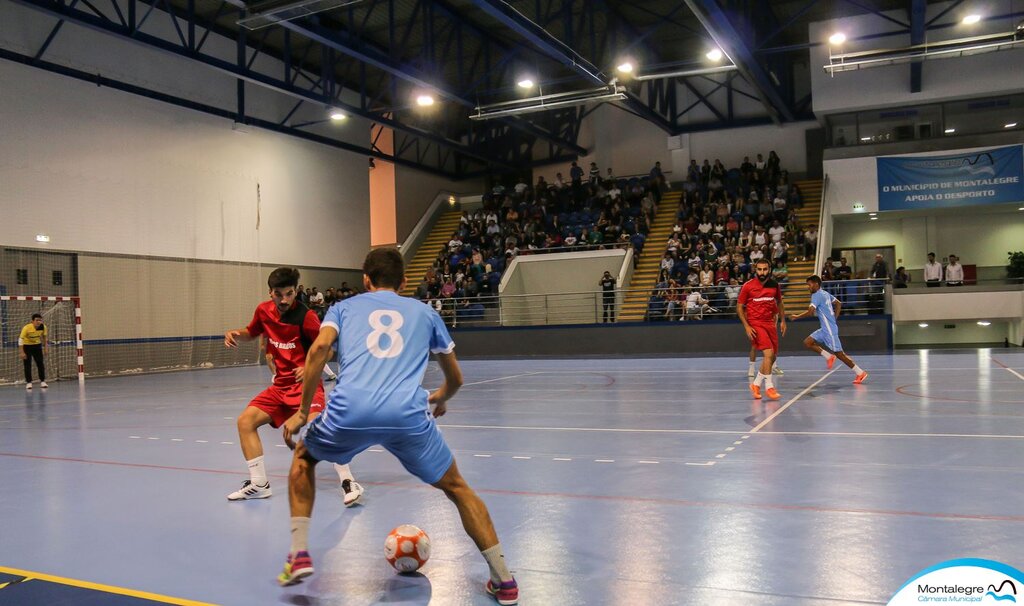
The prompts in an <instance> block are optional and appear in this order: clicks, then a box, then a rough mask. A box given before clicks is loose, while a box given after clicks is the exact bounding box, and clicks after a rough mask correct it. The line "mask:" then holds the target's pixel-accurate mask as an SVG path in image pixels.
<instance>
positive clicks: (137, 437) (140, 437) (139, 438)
mask: <svg viewBox="0 0 1024 606" xmlns="http://www.w3.org/2000/svg"><path fill="white" fill-rule="evenodd" d="M128 437H129V438H131V439H133V440H141V439H142V436H128Z"/></svg>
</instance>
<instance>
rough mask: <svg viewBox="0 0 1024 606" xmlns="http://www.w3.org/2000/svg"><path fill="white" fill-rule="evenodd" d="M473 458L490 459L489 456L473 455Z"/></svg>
mask: <svg viewBox="0 0 1024 606" xmlns="http://www.w3.org/2000/svg"><path fill="white" fill-rule="evenodd" d="M473 456H474V457H480V458H481V459H489V458H491V455H489V454H475V455H473Z"/></svg>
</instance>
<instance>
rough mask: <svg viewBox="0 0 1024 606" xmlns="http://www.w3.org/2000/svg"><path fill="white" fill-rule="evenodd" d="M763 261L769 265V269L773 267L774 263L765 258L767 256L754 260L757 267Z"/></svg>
mask: <svg viewBox="0 0 1024 606" xmlns="http://www.w3.org/2000/svg"><path fill="white" fill-rule="evenodd" d="M761 263H764V264H765V265H767V266H768V269H771V268H772V263H771V261H769V260H768V259H765V258H763V257H762V258H760V259H758V260H757V261H754V266H755V267H756V266H758V265H760V264H761Z"/></svg>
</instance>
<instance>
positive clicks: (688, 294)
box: [647, 151, 818, 320]
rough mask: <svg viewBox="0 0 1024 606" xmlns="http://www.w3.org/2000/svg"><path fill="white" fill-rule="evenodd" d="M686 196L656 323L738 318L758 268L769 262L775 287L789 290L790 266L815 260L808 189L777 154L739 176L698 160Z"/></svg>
mask: <svg viewBox="0 0 1024 606" xmlns="http://www.w3.org/2000/svg"><path fill="white" fill-rule="evenodd" d="M683 192H684V193H683V197H682V200H681V201H680V202H679V205H678V208H676V209H674V212H675V213H676V214H675V219H676V223H675V225H674V226H673V228H672V233H671V234H670V235H669V238H668V241H667V242H666V243H665V245H664V246H665V252H664V255H663V257H662V260H661V266H660V273H659V277H658V282H657V285H656V286H655V288H654V291H653V292H652V293H651V296H650V299H649V300H648V307H647V319H648V320H663V319H664V320H681V319H684V318H687V317H703V316H704V315H705V314H708V313H735V309H736V298H737V296H738V295H739V289H740V286H741V285H742V284H743V283H744V282H746V281H747V280H749V279H750V278H751V277H752V276H753V264H754V263H755V262H756V261H758V260H760V259H768V260H769V262H771V264H772V267H773V272H774V277H775V279H776V280H778V281H779V282H783V283H785V282H787V281H788V278H789V268H788V263H789V262H790V261H792V260H800V259H806V258H811V257H813V256H814V251H815V249H816V247H817V240H818V231H817V229H818V228H817V226H816V225H808V226H802V225H801V224H800V221H799V219H798V217H797V213H796V211H797V210H798V209H799V208H800V207H802V206H803V197H802V195H801V192H800V188H799V186H798V185H797V184H795V183H791V182H790V180H789V174H788V172H787V171H786V170H785V169H783V168H782V165H781V159H780V158H779V156H778V154H776V153H775V152H774V151H772V152H770V153H769V154H768V159H767V160H765V159H764V158H763V156H762V155H761V154H757V157H756V160H755V161H754V162H751V161H750V158H749V157H745V158H744V159H743V163H742V164H741V165H740V166H739V167H738V168H731V169H727V168H726V167H725V166H724V165H723V164H722V162H721V161H720V160H715V161H714V163H713V164H712V163H711V162H709V161H708V160H704V162H703V164H701V165H698V164H697V161H696V160H691V161H690V166H689V167H688V169H687V173H686V180H685V182H684V183H683ZM791 247H792V251H793V258H791V256H790V255H791Z"/></svg>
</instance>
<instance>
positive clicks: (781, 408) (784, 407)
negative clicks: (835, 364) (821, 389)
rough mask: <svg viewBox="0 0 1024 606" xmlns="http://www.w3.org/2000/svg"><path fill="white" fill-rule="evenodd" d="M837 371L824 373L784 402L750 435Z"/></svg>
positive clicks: (835, 369)
mask: <svg viewBox="0 0 1024 606" xmlns="http://www.w3.org/2000/svg"><path fill="white" fill-rule="evenodd" d="M837 370H839V369H838V368H833V369H832V370H830V371H828V372H826V373H825V374H823V375H821V378H820V379H818V380H817V381H815V382H814V383H811V384H810V385H808V386H807V387H805V388H804V390H803V391H801V392H800V393H798V394H796V395H795V396H793V397H792V398H790V400H789V402H786V403H785V404H783V405H782V406H780V407H779V409H778V410H776V411H775V412H773V413H772V414H771V415H769V416H768V418H767V419H765V420H764V421H761V422H760V423H758V424H757V427H755V428H753V429H751V430H750V433H752V434H755V433H757V432H759V431H761V428H762V427H764V426H765V425H767V424H769V423H771V422H772V421H773V420H774V419H775V417H777V416H779V415H781V414H782V413H784V412H786V409H787V408H789V407H790V406H792V405H793V404H794V403H795V402H796V401H797V400H799V399H800V398H802V397H803V396H805V395H807V393H808V392H809V391H811V390H812V389H814V388H815V387H817V386H818V383H821V382H822V381H824V380H825V379H827V378H828V377H829V375H831V374H832V373H834V372H835V371H837Z"/></svg>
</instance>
